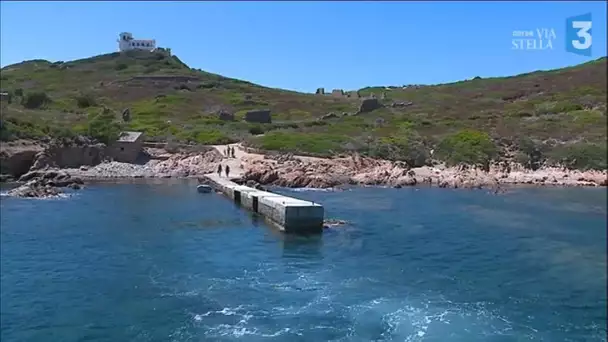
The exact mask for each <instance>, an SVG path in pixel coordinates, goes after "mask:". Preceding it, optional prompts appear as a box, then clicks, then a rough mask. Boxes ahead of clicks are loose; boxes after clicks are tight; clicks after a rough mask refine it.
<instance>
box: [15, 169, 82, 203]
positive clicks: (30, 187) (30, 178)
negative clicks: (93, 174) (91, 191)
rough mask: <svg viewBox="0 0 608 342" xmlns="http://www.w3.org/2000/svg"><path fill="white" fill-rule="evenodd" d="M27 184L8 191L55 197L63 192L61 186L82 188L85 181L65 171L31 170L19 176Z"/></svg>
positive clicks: (28, 195)
mask: <svg viewBox="0 0 608 342" xmlns="http://www.w3.org/2000/svg"><path fill="white" fill-rule="evenodd" d="M19 182H23V183H25V184H23V185H21V186H19V187H17V188H15V189H12V190H10V191H9V192H8V195H9V196H14V197H36V198H48V197H55V196H58V195H59V194H61V193H62V190H61V188H64V187H70V188H72V189H80V188H81V187H82V184H83V181H82V180H81V179H80V178H78V177H72V176H71V175H70V174H68V173H66V172H64V171H31V172H28V173H26V174H24V175H23V176H21V177H20V178H19Z"/></svg>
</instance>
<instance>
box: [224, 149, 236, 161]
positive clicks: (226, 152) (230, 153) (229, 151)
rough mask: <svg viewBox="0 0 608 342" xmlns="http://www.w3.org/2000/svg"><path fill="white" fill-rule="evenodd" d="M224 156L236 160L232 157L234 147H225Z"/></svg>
mask: <svg viewBox="0 0 608 342" xmlns="http://www.w3.org/2000/svg"><path fill="white" fill-rule="evenodd" d="M224 155H225V156H226V157H228V158H230V157H232V158H236V157H235V156H234V147H230V146H228V147H226V149H225V150H224Z"/></svg>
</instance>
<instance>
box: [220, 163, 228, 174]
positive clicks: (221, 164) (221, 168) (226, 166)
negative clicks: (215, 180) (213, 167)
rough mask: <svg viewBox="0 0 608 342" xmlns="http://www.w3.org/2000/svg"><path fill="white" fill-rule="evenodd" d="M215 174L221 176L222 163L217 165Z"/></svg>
mask: <svg viewBox="0 0 608 342" xmlns="http://www.w3.org/2000/svg"><path fill="white" fill-rule="evenodd" d="M226 167H228V166H226ZM217 175H218V176H220V177H222V164H220V165H218V166H217Z"/></svg>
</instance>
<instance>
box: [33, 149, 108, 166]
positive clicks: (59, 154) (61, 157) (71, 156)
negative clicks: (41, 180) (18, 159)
mask: <svg viewBox="0 0 608 342" xmlns="http://www.w3.org/2000/svg"><path fill="white" fill-rule="evenodd" d="M105 153H106V146H105V145H104V144H96V145H84V146H60V145H59V146H51V147H49V148H47V149H46V150H44V151H42V152H39V153H38V154H36V157H35V161H34V164H33V165H32V168H31V169H32V170H40V169H47V168H74V167H80V166H81V165H89V166H93V165H97V164H99V163H101V162H102V161H103V160H104V159H105V157H106V155H105Z"/></svg>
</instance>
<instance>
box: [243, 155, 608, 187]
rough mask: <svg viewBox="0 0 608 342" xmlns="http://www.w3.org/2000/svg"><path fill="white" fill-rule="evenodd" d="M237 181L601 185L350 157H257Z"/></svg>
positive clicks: (578, 175) (594, 176)
mask: <svg viewBox="0 0 608 342" xmlns="http://www.w3.org/2000/svg"><path fill="white" fill-rule="evenodd" d="M245 169H246V172H245V173H244V174H243V180H244V181H245V182H247V181H254V182H256V183H260V184H264V185H275V186H283V187H292V188H298V187H310V188H331V187H336V186H340V185H346V184H353V185H364V186H365V185H369V186H372V185H382V186H392V187H396V188H400V187H404V186H420V185H424V184H426V185H427V186H429V185H436V186H439V187H442V188H467V189H480V188H492V189H498V188H499V187H500V185H501V184H535V185H574V186H605V185H606V184H607V177H608V174H607V173H606V171H603V172H601V171H587V172H579V171H565V170H563V169H555V168H554V169H550V168H545V169H542V170H538V171H531V170H525V169H524V168H523V167H521V166H516V165H512V166H510V167H509V168H508V169H509V170H510V171H509V172H505V168H504V167H503V166H501V165H492V166H491V167H490V170H489V171H484V170H483V169H482V168H481V167H450V168H448V167H445V166H442V165H438V166H436V167H429V166H424V167H419V168H410V167H409V166H408V165H407V164H406V163H403V162H391V161H386V160H375V159H371V158H366V157H361V156H358V155H354V156H351V157H346V158H335V159H315V158H305V157H294V156H286V157H283V158H282V157H272V158H267V159H257V160H253V161H251V162H249V163H248V164H247V166H246V167H245Z"/></svg>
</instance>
